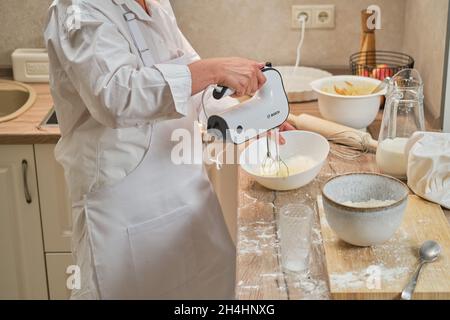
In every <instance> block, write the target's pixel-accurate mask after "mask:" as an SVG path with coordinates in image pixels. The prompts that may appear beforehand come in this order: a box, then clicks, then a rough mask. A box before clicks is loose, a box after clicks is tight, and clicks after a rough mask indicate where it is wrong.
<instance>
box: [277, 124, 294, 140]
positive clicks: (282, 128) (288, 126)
mask: <svg viewBox="0 0 450 320" xmlns="http://www.w3.org/2000/svg"><path fill="white" fill-rule="evenodd" d="M279 129H280V132H283V131H291V130H297V129H296V128H295V127H294V126H293V125H292V124H290V123H289V122H287V121H286V122H284V123H283V124H282V125H281V126H280V127H279ZM285 143H286V140H285V139H284V138H283V136H282V135H281V134H280V144H285Z"/></svg>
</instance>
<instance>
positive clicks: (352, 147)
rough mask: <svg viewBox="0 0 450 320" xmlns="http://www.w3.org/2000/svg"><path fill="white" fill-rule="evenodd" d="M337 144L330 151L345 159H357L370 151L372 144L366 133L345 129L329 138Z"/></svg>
mask: <svg viewBox="0 0 450 320" xmlns="http://www.w3.org/2000/svg"><path fill="white" fill-rule="evenodd" d="M327 140H328V141H330V142H333V143H334V144H335V146H334V147H333V148H331V150H330V152H331V153H332V154H334V155H335V156H337V157H339V158H342V159H345V160H355V159H358V158H359V157H361V156H362V155H364V154H366V153H368V152H369V151H370V146H369V143H368V141H367V136H366V134H365V133H363V132H361V133H359V132H355V131H343V132H338V133H336V134H333V135H331V136H329V137H328V138H327Z"/></svg>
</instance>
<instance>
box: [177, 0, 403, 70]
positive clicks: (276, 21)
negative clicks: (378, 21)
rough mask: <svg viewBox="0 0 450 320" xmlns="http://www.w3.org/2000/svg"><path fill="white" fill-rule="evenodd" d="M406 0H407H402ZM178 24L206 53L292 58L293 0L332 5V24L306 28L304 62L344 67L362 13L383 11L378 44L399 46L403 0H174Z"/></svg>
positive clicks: (355, 46) (357, 35)
mask: <svg viewBox="0 0 450 320" xmlns="http://www.w3.org/2000/svg"><path fill="white" fill-rule="evenodd" d="M406 1H408V0H406ZM172 3H173V6H174V10H175V12H176V14H177V16H178V21H179V25H180V27H181V29H182V30H183V31H184V33H185V34H186V36H187V37H188V39H189V40H190V41H191V42H192V44H193V46H194V47H195V48H196V49H197V50H198V51H199V53H200V55H202V56H204V57H211V56H229V55H237V56H244V57H250V58H254V59H258V60H261V61H266V60H270V61H272V62H274V63H276V64H293V63H295V55H296V48H297V44H298V41H299V34H300V32H299V30H293V29H291V7H292V5H294V4H334V5H335V6H336V28H335V29H333V30H308V31H307V32H306V38H305V42H304V50H303V53H302V57H303V60H302V61H303V62H302V64H303V65H315V66H343V65H347V64H348V58H349V55H350V54H351V53H354V52H356V51H358V50H359V40H360V12H361V10H363V9H365V8H367V7H368V6H369V5H371V4H377V5H379V6H380V8H381V10H382V27H383V30H380V31H379V32H378V34H377V37H378V39H377V42H378V49H389V50H401V48H402V39H403V27H404V23H403V22H404V11H405V0H172Z"/></svg>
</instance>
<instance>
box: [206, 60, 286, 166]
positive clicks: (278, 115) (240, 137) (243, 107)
mask: <svg viewBox="0 0 450 320" xmlns="http://www.w3.org/2000/svg"><path fill="white" fill-rule="evenodd" d="M262 72H264V75H265V77H266V79H267V82H266V83H265V84H264V86H263V87H262V88H261V89H260V90H258V91H257V92H256V94H255V95H254V96H253V97H252V98H251V99H249V100H246V101H244V102H242V103H240V104H238V105H236V106H234V107H232V108H230V109H227V110H226V111H224V112H222V113H220V114H217V115H212V116H211V117H209V118H208V127H207V129H208V133H210V134H211V135H213V136H215V137H216V138H218V139H223V140H227V141H232V142H233V143H234V144H241V143H244V142H246V141H248V140H250V139H252V138H255V137H258V136H259V135H261V134H263V133H266V132H269V131H271V130H273V129H275V128H278V127H279V126H280V125H281V124H283V123H284V122H285V121H286V120H287V118H288V116H289V102H288V99H287V95H286V92H285V90H284V85H283V79H282V77H281V74H280V73H279V72H278V71H277V70H276V69H274V68H272V67H266V68H264V69H262ZM233 92H234V91H233V90H231V89H229V88H227V87H217V88H216V89H215V90H214V92H213V96H214V98H215V99H221V98H223V97H225V96H229V95H232V94H233ZM274 131H275V132H273V133H270V132H269V134H268V137H266V139H267V152H266V158H265V159H264V160H263V162H262V163H261V169H262V172H263V174H267V175H279V174H285V173H286V172H289V169H288V167H287V165H286V163H285V162H284V161H283V160H282V159H281V157H280V154H279V145H278V138H279V135H278V132H277V130H274ZM271 139H272V140H273V141H274V143H270V140H271ZM271 146H275V147H274V148H271ZM271 149H272V150H271ZM282 167H285V169H286V170H282Z"/></svg>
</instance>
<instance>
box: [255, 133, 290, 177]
mask: <svg viewBox="0 0 450 320" xmlns="http://www.w3.org/2000/svg"><path fill="white" fill-rule="evenodd" d="M279 139H280V133H279V130H278V129H273V130H271V131H269V132H268V134H267V137H266V146H267V153H266V157H265V158H264V160H263V162H262V164H261V171H262V174H263V175H265V176H277V177H289V167H288V165H287V164H286V162H284V161H283V159H281V156H280V142H279V141H280V140H279ZM271 141H272V143H271ZM271 145H273V146H275V148H274V151H275V154H273V153H272V151H271Z"/></svg>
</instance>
